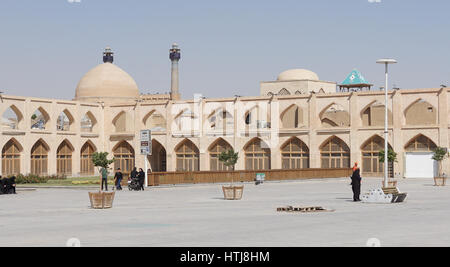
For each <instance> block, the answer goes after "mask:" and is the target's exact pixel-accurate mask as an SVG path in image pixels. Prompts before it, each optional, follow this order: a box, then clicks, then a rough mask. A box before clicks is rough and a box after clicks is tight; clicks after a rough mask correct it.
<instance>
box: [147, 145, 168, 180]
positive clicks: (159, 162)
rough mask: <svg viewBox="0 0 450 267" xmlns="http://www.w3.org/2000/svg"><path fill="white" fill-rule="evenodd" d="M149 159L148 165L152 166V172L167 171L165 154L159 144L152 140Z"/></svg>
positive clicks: (164, 150)
mask: <svg viewBox="0 0 450 267" xmlns="http://www.w3.org/2000/svg"><path fill="white" fill-rule="evenodd" d="M149 157H150V163H151V166H152V171H154V172H165V171H167V153H166V149H165V148H164V146H163V145H161V143H159V142H158V141H156V140H155V139H153V140H152V155H151V156H149Z"/></svg>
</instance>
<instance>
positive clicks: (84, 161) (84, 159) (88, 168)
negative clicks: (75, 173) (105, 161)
mask: <svg viewBox="0 0 450 267" xmlns="http://www.w3.org/2000/svg"><path fill="white" fill-rule="evenodd" d="M95 152H97V147H96V146H95V145H94V143H92V141H91V140H87V141H86V142H85V143H84V145H83V146H82V147H81V151H80V174H81V175H94V174H95V166H94V163H93V162H92V155H93V154H94V153H95Z"/></svg>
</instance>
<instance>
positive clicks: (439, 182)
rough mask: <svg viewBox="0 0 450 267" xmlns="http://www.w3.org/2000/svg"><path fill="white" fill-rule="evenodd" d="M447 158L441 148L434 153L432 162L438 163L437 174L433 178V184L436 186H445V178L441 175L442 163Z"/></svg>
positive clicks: (444, 150)
mask: <svg viewBox="0 0 450 267" xmlns="http://www.w3.org/2000/svg"><path fill="white" fill-rule="evenodd" d="M447 157H448V151H447V149H445V148H443V147H438V148H436V150H435V151H434V155H433V160H435V161H436V162H437V163H438V166H439V173H438V174H437V176H436V175H435V177H434V184H435V185H436V186H445V184H446V181H447V177H445V175H444V174H443V173H442V161H443V160H444V159H446V158H447Z"/></svg>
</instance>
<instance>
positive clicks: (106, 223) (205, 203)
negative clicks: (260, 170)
mask: <svg viewBox="0 0 450 267" xmlns="http://www.w3.org/2000/svg"><path fill="white" fill-rule="evenodd" d="M379 184H380V181H379V180H365V183H364V184H363V190H364V191H365V190H367V189H369V188H373V187H375V186H378V185H379ZM399 187H400V189H401V190H402V191H405V192H408V193H409V198H408V201H407V203H404V204H391V205H382V204H363V203H353V202H351V188H350V186H349V180H348V179H341V180H314V181H303V182H282V183H266V184H264V185H261V186H255V185H253V184H246V186H245V192H244V198H243V200H241V201H225V200H223V199H222V196H223V195H222V192H221V187H220V186H219V185H197V186H180V187H171V188H152V189H150V190H147V191H145V192H129V191H123V192H119V193H118V195H117V196H116V201H115V207H114V208H113V209H111V210H92V209H90V208H89V199H88V191H87V190H82V189H76V190H74V189H38V190H37V191H22V192H19V194H18V195H15V196H0V201H1V203H2V205H1V206H0V229H1V234H0V246H65V244H66V241H67V240H68V239H69V238H72V237H76V238H78V239H80V240H81V243H82V245H83V246H230V247H234V246H238V247H239V246H258V247H269V246H365V245H366V242H367V240H368V239H369V238H378V239H379V240H380V241H381V243H382V246H450V227H449V223H450V187H444V188H442V187H440V188H438V187H434V186H433V181H432V180H431V179H429V180H424V179H419V180H408V181H401V182H400V184H399ZM285 205H294V206H309V205H314V206H317V205H319V206H323V207H326V208H329V209H335V210H336V211H335V212H333V213H320V214H283V213H278V212H276V208H277V207H279V206H285Z"/></svg>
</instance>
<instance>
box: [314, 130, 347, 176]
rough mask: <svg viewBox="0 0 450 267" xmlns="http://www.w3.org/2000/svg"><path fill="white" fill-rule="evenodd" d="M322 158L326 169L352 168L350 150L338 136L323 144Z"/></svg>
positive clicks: (321, 148) (321, 149) (322, 164)
mask: <svg viewBox="0 0 450 267" xmlns="http://www.w3.org/2000/svg"><path fill="white" fill-rule="evenodd" d="M320 156H321V166H322V168H324V169H329V168H331V169H335V168H350V148H349V147H348V145H347V144H346V143H345V142H344V141H343V140H342V139H340V138H339V137H337V136H334V135H333V136H331V137H329V138H328V139H327V140H325V142H323V143H322V145H321V146H320Z"/></svg>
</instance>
